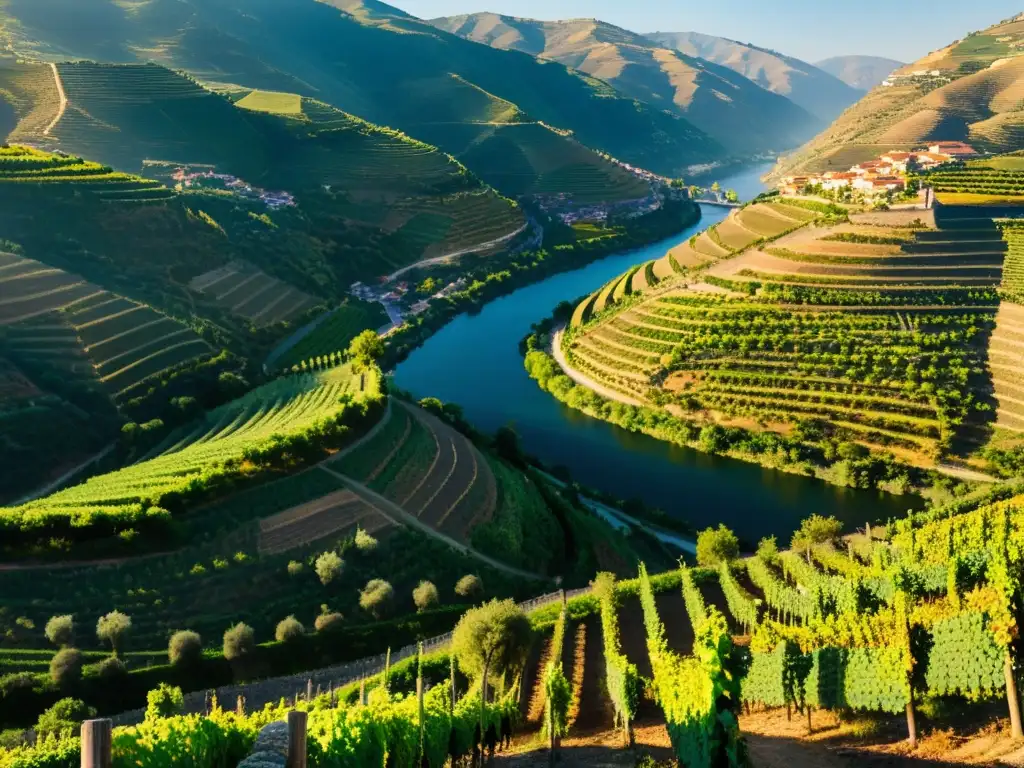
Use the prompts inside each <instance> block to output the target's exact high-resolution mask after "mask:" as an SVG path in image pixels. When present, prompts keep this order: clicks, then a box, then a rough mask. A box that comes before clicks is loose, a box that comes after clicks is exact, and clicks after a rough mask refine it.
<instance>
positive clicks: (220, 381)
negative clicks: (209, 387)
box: [217, 371, 249, 398]
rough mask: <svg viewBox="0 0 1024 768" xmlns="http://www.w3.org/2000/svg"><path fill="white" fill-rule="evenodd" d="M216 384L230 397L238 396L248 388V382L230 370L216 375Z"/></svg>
mask: <svg viewBox="0 0 1024 768" xmlns="http://www.w3.org/2000/svg"><path fill="white" fill-rule="evenodd" d="M217 386H218V387H219V388H220V391H221V392H222V393H223V394H224V395H225V396H226V397H230V398H235V397H240V396H242V395H243V394H245V392H246V391H247V390H248V389H249V382H248V381H246V380H245V379H243V378H242V377H241V376H239V375H238V374H237V373H232V372H231V371H224V372H223V373H222V374H221V375H220V376H218V377H217Z"/></svg>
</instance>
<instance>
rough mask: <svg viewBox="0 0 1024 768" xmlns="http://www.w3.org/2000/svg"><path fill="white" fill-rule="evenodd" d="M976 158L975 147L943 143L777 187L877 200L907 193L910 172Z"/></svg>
mask: <svg viewBox="0 0 1024 768" xmlns="http://www.w3.org/2000/svg"><path fill="white" fill-rule="evenodd" d="M977 155H978V153H977V152H976V151H975V149H974V148H973V147H971V146H970V145H969V144H965V143H963V142H962V141H940V142H936V143H935V144H931V145H929V146H928V148H927V149H926V150H918V151H914V152H897V151H893V152H886V153H885V154H884V155H881V156H880V157H879V158H878V159H877V160H868V161H867V162H864V163H860V164H858V165H854V166H852V167H851V168H850V170H848V171H827V172H825V173H822V174H809V175H804V176H787V177H785V178H783V179H782V180H781V181H780V182H779V185H778V187H779V192H780V193H781V194H783V195H799V194H801V193H802V192H803V191H804V190H805V189H806V188H807V187H820V188H821V189H822V190H823V191H826V192H837V191H840V190H844V189H850V190H852V191H854V192H859V193H861V194H863V195H864V196H865V197H877V196H880V195H887V194H890V193H900V192H903V191H904V190H906V188H907V179H906V174H907V173H908V172H909V171H929V170H932V169H934V168H937V167H939V166H940V165H945V164H946V163H952V162H958V161H962V160H969V159H970V158H972V157H976V156H977Z"/></svg>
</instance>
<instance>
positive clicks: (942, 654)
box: [926, 611, 1006, 696]
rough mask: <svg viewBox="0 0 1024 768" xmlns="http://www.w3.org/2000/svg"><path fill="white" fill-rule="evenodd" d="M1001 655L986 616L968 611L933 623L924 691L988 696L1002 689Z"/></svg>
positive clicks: (1003, 682) (945, 694)
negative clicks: (926, 689) (926, 684)
mask: <svg viewBox="0 0 1024 768" xmlns="http://www.w3.org/2000/svg"><path fill="white" fill-rule="evenodd" d="M1004 657H1005V652H1004V650H1003V649H1002V648H1000V647H999V646H998V645H997V644H996V642H995V638H994V637H993V636H992V632H991V631H990V630H989V628H988V626H987V622H986V617H985V616H984V615H983V614H981V613H978V612H975V611H970V612H965V613H961V614H959V615H957V616H952V617H950V618H948V619H944V620H942V621H938V622H936V624H935V626H934V627H932V647H931V651H930V653H929V654H928V668H927V672H926V679H927V682H928V691H929V693H932V694H934V695H936V696H950V695H954V694H960V695H962V696H988V695H991V694H992V693H994V692H997V691H1001V690H1003V689H1004V688H1005V687H1006V677H1005V676H1004V674H1003V660H1004Z"/></svg>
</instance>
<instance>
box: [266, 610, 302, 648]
mask: <svg viewBox="0 0 1024 768" xmlns="http://www.w3.org/2000/svg"><path fill="white" fill-rule="evenodd" d="M304 634H306V628H305V627H304V626H302V622H301V621H299V620H298V619H296V618H295V617H294V616H289V617H288V618H286V619H281V621H279V622H278V623H277V629H276V630H274V639H275V640H277V642H279V643H287V642H289V641H291V640H297V639H298V638H300V637H302V636H303V635H304Z"/></svg>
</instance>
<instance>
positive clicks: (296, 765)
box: [285, 709, 307, 768]
mask: <svg viewBox="0 0 1024 768" xmlns="http://www.w3.org/2000/svg"><path fill="white" fill-rule="evenodd" d="M286 722H287V725H288V759H287V762H286V763H285V765H286V766H287V768H306V722H307V721H306V713H305V712H301V711H299V710H297V709H296V710H292V711H291V712H289V713H288V718H287V720H286Z"/></svg>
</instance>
